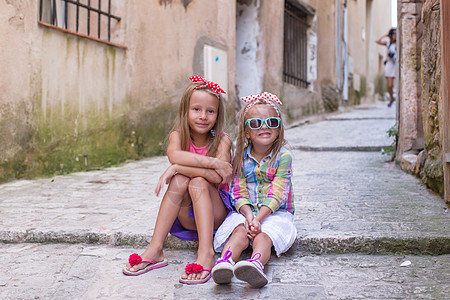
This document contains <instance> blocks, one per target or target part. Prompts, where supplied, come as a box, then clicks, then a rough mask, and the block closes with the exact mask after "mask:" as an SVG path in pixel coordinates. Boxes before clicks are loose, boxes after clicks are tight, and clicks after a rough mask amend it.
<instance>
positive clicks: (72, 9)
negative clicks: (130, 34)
mask: <svg viewBox="0 0 450 300" xmlns="http://www.w3.org/2000/svg"><path fill="white" fill-rule="evenodd" d="M105 3H106V4H105ZM102 4H103V5H102ZM103 6H107V8H106V7H105V8H103ZM105 18H106V19H105ZM111 19H113V20H115V21H116V22H119V21H120V20H121V18H120V17H118V16H115V15H113V14H112V13H111V0H104V1H103V3H102V0H40V1H39V20H40V21H41V22H44V23H47V24H50V25H53V26H56V27H60V28H64V29H67V30H71V31H74V32H76V33H80V34H85V35H87V36H89V37H93V38H97V39H100V40H106V41H108V42H110V41H111ZM102 24H103V25H104V26H105V25H106V29H104V28H102ZM92 25H94V26H92ZM105 31H106V32H105Z"/></svg>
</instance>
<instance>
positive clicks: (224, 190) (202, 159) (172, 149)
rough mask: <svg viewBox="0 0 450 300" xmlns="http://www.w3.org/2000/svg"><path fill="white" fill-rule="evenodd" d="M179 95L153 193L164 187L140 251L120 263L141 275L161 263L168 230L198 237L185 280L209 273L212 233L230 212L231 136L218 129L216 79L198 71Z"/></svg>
mask: <svg viewBox="0 0 450 300" xmlns="http://www.w3.org/2000/svg"><path fill="white" fill-rule="evenodd" d="M190 80H191V81H192V83H191V84H190V85H189V86H188V87H187V88H186V90H185V91H184V94H183V96H182V98H181V102H180V106H179V110H178V117H177V120H176V123H175V126H174V128H173V130H172V132H171V133H170V136H169V145H168V147H167V156H168V158H169V161H170V163H171V166H170V167H169V168H168V169H167V170H166V171H165V172H164V174H163V175H161V177H160V178H159V181H158V184H157V186H156V191H155V192H156V195H158V194H159V192H160V191H161V189H162V187H163V186H164V185H165V184H168V188H167V191H166V193H165V194H164V197H163V199H162V201H161V206H160V208H159V213H158V217H157V220H156V225H155V230H154V233H153V237H152V239H151V241H150V244H149V246H148V247H147V249H146V250H145V251H144V253H142V254H141V255H138V254H136V253H134V254H132V255H131V256H130V259H129V263H128V264H127V265H125V266H124V267H123V269H122V271H123V273H124V274H126V275H134V276H135V275H141V274H144V273H147V272H148V271H150V270H153V269H156V268H160V267H164V266H166V265H167V264H168V263H167V260H166V259H165V258H164V253H163V244H164V241H165V239H166V237H167V235H168V234H169V233H171V234H172V235H175V236H177V237H178V238H180V239H184V240H198V241H199V244H198V251H197V260H196V262H195V263H193V264H188V265H187V266H186V268H185V271H184V273H183V274H182V275H181V277H180V280H179V281H180V282H181V283H185V284H199V283H204V282H206V281H208V280H209V279H210V278H211V268H212V267H213V265H214V262H215V259H214V249H213V233H214V232H215V230H217V228H218V227H219V226H220V224H221V223H222V222H223V220H224V219H225V218H226V216H227V215H228V213H230V212H231V210H232V208H231V203H230V198H229V193H228V192H229V186H228V182H229V180H230V178H231V174H232V166H231V164H230V161H231V145H232V143H231V141H230V139H229V138H228V136H227V135H226V134H224V133H223V128H224V122H225V117H224V113H225V111H224V103H223V97H222V95H221V94H222V93H225V92H224V91H223V90H222V89H221V88H220V86H219V85H218V84H217V83H214V82H212V81H207V80H205V79H203V78H202V77H200V76H193V77H190Z"/></svg>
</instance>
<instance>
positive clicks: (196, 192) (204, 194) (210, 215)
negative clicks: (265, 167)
mask: <svg viewBox="0 0 450 300" xmlns="http://www.w3.org/2000/svg"><path fill="white" fill-rule="evenodd" d="M189 195H190V198H191V200H192V205H193V207H194V215H195V227H196V228H195V229H196V230H197V233H198V239H199V244H198V252H197V260H196V263H198V264H200V265H202V266H203V267H205V268H212V267H213V266H214V263H215V259H214V249H213V229H214V228H218V227H219V226H220V224H222V222H223V220H225V217H226V214H227V211H226V208H225V205H224V204H223V202H222V199H221V198H220V195H219V192H218V191H217V189H216V188H215V187H214V186H213V185H211V184H210V183H209V182H208V181H207V180H205V179H204V178H202V177H197V178H193V179H191V181H190V182H189ZM180 222H181V224H182V225H183V227H185V224H183V222H182V220H180ZM186 225H188V224H186ZM185 228H186V227H185ZM208 274H209V272H207V271H204V272H201V273H197V274H189V275H187V274H186V273H184V274H183V275H182V276H181V278H183V279H186V278H187V279H188V280H196V279H203V278H205V277H206V276H208Z"/></svg>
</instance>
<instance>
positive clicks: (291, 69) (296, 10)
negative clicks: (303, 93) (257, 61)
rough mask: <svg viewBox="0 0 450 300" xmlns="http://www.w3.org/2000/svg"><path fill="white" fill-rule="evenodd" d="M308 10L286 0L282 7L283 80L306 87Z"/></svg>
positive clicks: (307, 83)
mask: <svg viewBox="0 0 450 300" xmlns="http://www.w3.org/2000/svg"><path fill="white" fill-rule="evenodd" d="M307 17H308V12H307V11H305V10H304V9H302V8H301V7H299V6H298V5H295V4H294V2H293V1H292V2H291V1H289V0H286V1H285V7H284V54H283V81H284V82H287V83H290V84H293V85H296V86H298V87H302V88H307V87H308V85H309V82H308V76H307V70H308V68H307V62H308V60H307V29H308V27H309V26H308V23H307Z"/></svg>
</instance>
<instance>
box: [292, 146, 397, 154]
mask: <svg viewBox="0 0 450 300" xmlns="http://www.w3.org/2000/svg"><path fill="white" fill-rule="evenodd" d="M389 147H390V146H389V145H388V146H342V147H313V146H293V147H291V148H292V149H293V150H301V151H309V152H326V151H328V152H342V151H345V152H352V151H354V152H380V151H381V150H383V149H386V148H389Z"/></svg>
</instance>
